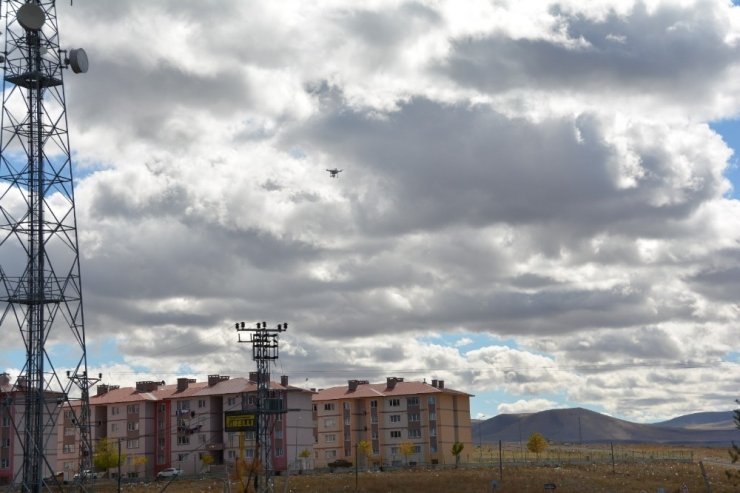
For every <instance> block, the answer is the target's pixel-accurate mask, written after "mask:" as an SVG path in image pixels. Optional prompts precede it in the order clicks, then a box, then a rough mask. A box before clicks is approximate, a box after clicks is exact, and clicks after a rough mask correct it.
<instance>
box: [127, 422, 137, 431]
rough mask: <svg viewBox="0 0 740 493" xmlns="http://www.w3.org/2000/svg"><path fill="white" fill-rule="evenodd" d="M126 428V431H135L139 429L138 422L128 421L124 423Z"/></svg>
mask: <svg viewBox="0 0 740 493" xmlns="http://www.w3.org/2000/svg"><path fill="white" fill-rule="evenodd" d="M126 429H127V430H128V431H137V430H138V429H139V422H138V421H129V422H128V424H127V425H126Z"/></svg>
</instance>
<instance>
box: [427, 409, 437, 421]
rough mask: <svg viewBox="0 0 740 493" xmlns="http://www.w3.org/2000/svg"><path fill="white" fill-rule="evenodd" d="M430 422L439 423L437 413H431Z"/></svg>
mask: <svg viewBox="0 0 740 493" xmlns="http://www.w3.org/2000/svg"><path fill="white" fill-rule="evenodd" d="M429 421H437V413H435V412H433V411H432V412H431V413H429Z"/></svg>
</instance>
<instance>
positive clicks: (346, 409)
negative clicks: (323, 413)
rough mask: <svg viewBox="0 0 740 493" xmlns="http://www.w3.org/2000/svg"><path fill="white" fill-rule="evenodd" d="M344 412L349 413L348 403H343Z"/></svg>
mask: <svg viewBox="0 0 740 493" xmlns="http://www.w3.org/2000/svg"><path fill="white" fill-rule="evenodd" d="M344 410H345V411H349V401H347V402H345V403H344Z"/></svg>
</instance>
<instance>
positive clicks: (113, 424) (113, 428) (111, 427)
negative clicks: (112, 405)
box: [110, 423, 118, 432]
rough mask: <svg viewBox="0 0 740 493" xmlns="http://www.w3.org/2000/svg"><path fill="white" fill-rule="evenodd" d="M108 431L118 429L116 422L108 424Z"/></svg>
mask: <svg viewBox="0 0 740 493" xmlns="http://www.w3.org/2000/svg"><path fill="white" fill-rule="evenodd" d="M110 431H111V432H113V431H118V423H111V424H110Z"/></svg>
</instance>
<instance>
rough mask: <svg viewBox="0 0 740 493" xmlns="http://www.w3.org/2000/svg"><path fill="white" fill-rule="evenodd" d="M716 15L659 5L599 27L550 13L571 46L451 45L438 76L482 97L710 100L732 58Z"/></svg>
mask: <svg viewBox="0 0 740 493" xmlns="http://www.w3.org/2000/svg"><path fill="white" fill-rule="evenodd" d="M722 8H723V7H721V6H720V5H719V4H717V3H714V2H703V3H700V5H699V6H697V5H689V6H685V7H681V6H675V5H667V4H661V5H659V6H658V7H657V8H655V9H654V10H653V11H652V12H649V11H648V9H647V8H646V6H645V4H644V3H642V2H637V3H636V4H635V7H634V9H633V10H632V11H631V12H630V13H629V14H628V15H626V16H624V17H621V16H619V15H617V14H616V13H612V14H610V15H608V16H606V17H605V18H604V19H593V18H589V17H585V16H583V15H581V14H579V13H578V12H567V11H563V10H559V9H554V10H553V12H552V13H553V15H554V17H555V18H556V19H557V26H558V27H559V28H561V29H563V30H564V31H565V32H567V34H568V36H569V38H570V40H571V41H572V43H573V45H566V44H563V43H561V42H555V41H550V40H539V39H536V40H535V39H526V38H522V39H512V38H507V37H504V36H489V37H484V38H481V39H468V40H456V41H455V43H454V45H453V46H454V48H453V54H452V55H451V56H450V57H449V59H448V60H446V61H445V62H443V64H442V65H441V66H440V68H439V69H440V71H443V72H444V73H445V74H446V75H447V76H448V77H450V78H452V79H453V80H455V81H457V82H459V83H461V84H466V85H470V86H473V87H476V88H479V89H481V90H484V91H486V92H502V91H508V90H512V89H525V88H529V89H538V90H559V91H567V92H579V91H587V92H592V93H604V92H606V93H610V92H611V93H624V92H631V93H632V94H633V95H640V94H646V93H647V94H651V95H652V96H653V97H656V98H659V99H664V98H665V99H666V100H669V99H672V98H676V97H678V98H680V99H682V100H684V101H687V100H690V99H697V98H699V99H701V98H712V97H713V94H712V87H713V81H715V80H717V79H721V78H722V76H723V74H725V73H726V71H727V70H728V67H730V66H732V65H733V64H734V63H735V61H736V60H737V55H738V52H737V48H736V47H734V46H732V45H730V44H728V43H726V42H725V40H724V37H725V34H726V33H727V30H728V25H727V24H726V23H725V22H723V21H722V15H723V14H722V13H721V12H719V10H720V9H722ZM617 40H619V41H617ZM582 42H585V44H586V45H585V46H583V45H582Z"/></svg>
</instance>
